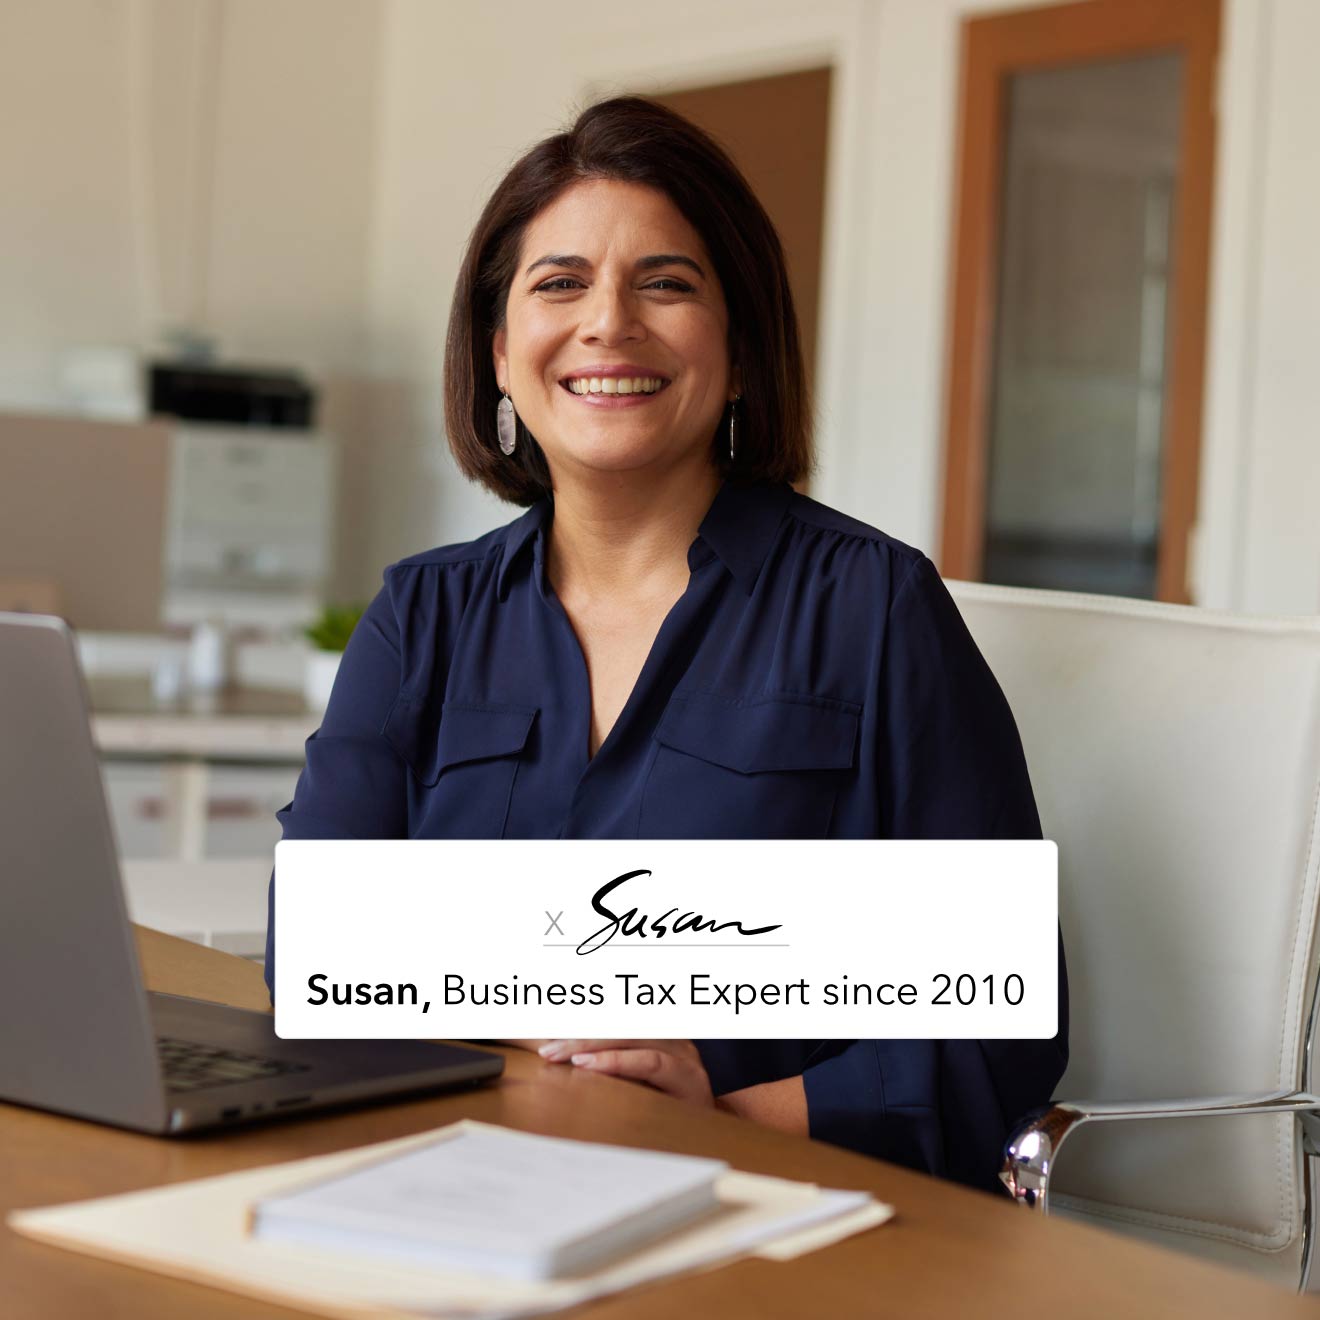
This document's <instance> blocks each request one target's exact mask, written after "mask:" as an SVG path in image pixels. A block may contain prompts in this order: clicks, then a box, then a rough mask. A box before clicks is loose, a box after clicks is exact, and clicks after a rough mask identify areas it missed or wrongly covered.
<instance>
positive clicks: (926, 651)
mask: <svg viewBox="0 0 1320 1320" xmlns="http://www.w3.org/2000/svg"><path fill="white" fill-rule="evenodd" d="M552 517H553V502H552V500H550V499H549V498H547V499H544V500H542V501H541V502H540V503H538V504H536V505H533V506H532V507H531V508H530V509H528V510H527V512H526V513H524V514H523V515H522V516H521V517H520V518H517V519H516V520H515V521H513V522H511V523H509V524H508V525H507V526H505V527H500V528H497V529H496V530H494V531H492V532H489V533H487V534H486V535H485V536H482V537H479V538H478V539H477V540H475V541H469V542H467V543H464V544H461V545H451V546H445V547H443V548H441V549H438V550H430V551H427V552H426V553H425V554H420V555H415V556H413V557H412V558H410V559H405V560H403V561H402V562H400V563H398V564H394V565H393V566H391V567H390V568H388V569H387V570H386V572H385V584H384V587H383V588H382V590H381V591H380V593H379V594H378V595H377V596H376V598H375V600H374V601H373V602H372V603H371V605H370V607H369V608H368V610H367V613H366V615H365V616H364V618H363V620H362V622H361V623H360V624H359V625H358V627H357V630H356V631H355V632H354V634H353V637H352V639H351V641H350V642H349V645H348V649H347V651H346V653H345V655H344V659H343V663H342V665H341V668H340V672H339V677H338V679H337V681H336V683H335V687H334V692H333V694H332V696H331V698H330V705H329V709H328V710H327V711H326V714H325V720H324V723H323V724H322V726H321V728H320V729H319V730H318V731H317V732H316V733H315V734H314V735H313V736H312V737H311V738H310V739H309V740H308V742H307V764H306V768H305V769H304V770H303V773H302V775H301V777H300V778H299V780H298V786H297V789H296V791H295V793H294V798H293V801H292V803H290V804H289V806H287V807H285V808H284V810H282V811H281V812H279V813H278V816H279V820H280V822H281V823H282V825H283V827H284V837H285V838H286V839H321V838H421V839H445V838H509V839H513V838H544V839H555V838H930V839H952V838H1004V839H1026V838H1039V837H1040V822H1039V819H1038V817H1037V814H1036V806H1035V801H1034V799H1033V797H1032V791H1031V783H1030V780H1029V778H1028V775H1027V767H1026V763H1025V760H1024V758H1023V754H1022V746H1021V743H1020V741H1019V738H1018V734H1017V728H1016V726H1015V725H1014V722H1013V717H1012V714H1011V713H1010V711H1009V709H1008V704H1007V702H1006V701H1005V700H1004V696H1003V693H1002V692H1001V691H1000V689H999V686H998V684H997V683H996V682H995V679H994V676H993V675H992V674H991V673H990V670H989V668H988V667H987V666H986V664H985V661H984V660H983V659H982V658H981V655H980V653H979V652H978V651H977V649H976V645H975V643H974V642H973V641H972V639H971V636H970V635H969V633H968V632H967V629H966V627H965V625H964V624H963V621H962V619H961V617H960V616H959V614H958V611H957V608H956V606H955V605H954V603H953V601H952V599H951V598H950V597H949V594H948V592H947V591H946V590H945V588H944V585H943V583H942V582H941V581H940V578H939V575H938V574H937V573H936V571H935V569H934V567H933V566H932V564H931V563H930V561H929V560H928V559H926V558H925V557H924V556H923V555H922V554H920V553H919V552H918V551H916V550H913V549H912V548H911V547H909V546H906V545H904V544H902V543H901V542H899V541H896V540H894V539H893V538H892V537H889V536H886V535H885V534H884V533H883V532H880V531H877V530H876V529H875V528H873V527H868V526H867V525H866V524H864V523H861V522H858V521H856V520H855V519H852V518H849V517H847V516H846V515H844V514H842V513H838V512H836V511H835V510H833V509H830V508H827V507H825V506H824V505H822V504H819V503H817V502H816V501H815V500H812V499H809V498H807V497H806V496H804V495H800V494H798V493H796V492H795V491H794V490H793V489H792V487H790V486H788V485H786V484H785V485H764V484H762V485H754V486H747V485H742V486H739V485H734V484H731V483H729V482H726V483H725V484H724V485H723V486H722V487H721V489H720V491H719V493H718V494H717V495H716V497H715V500H714V503H713V504H712V505H711V507H710V510H709V511H708V512H707V514H706V516H705V519H704V520H703V522H702V523H701V526H700V528H699V529H698V534H697V538H696V540H695V541H693V543H692V545H691V547H690V549H689V550H688V567H689V569H690V571H691V576H690V578H689V580H688V586H687V589H686V591H685V592H684V594H683V595H682V597H681V598H680V599H679V600H678V602H677V603H676V604H675V605H674V607H673V608H672V610H671V611H670V613H669V615H668V617H667V618H666V619H665V621H664V624H663V625H662V627H661V628H660V632H659V634H658V636H657V637H656V640H655V643H654V645H653V646H652V648H651V651H650V654H649V655H648V656H647V659H646V663H645V664H644V665H643V667H642V671H641V674H640V676H639V678H638V680H637V684H636V687H635V688H634V689H633V691H632V694H631V695H630V696H629V698H628V701H627V703H626V705H625V706H624V708H623V711H622V712H621V713H620V715H619V716H618V719H617V720H616V722H615V724H614V726H613V728H611V730H610V732H609V735H608V736H607V737H606V739H605V741H604V743H603V744H602V745H601V747H600V748H599V750H598V751H597V753H596V755H595V756H594V757H591V758H588V755H587V748H588V736H589V730H590V722H591V695H590V689H589V684H588V678H587V668H586V662H585V660H584V659H583V655H582V650H581V647H580V646H579V644H578V641H577V637H576V635H575V634H574V632H573V628H572V625H571V624H570V622H569V619H568V616H567V614H566V613H565V612H564V609H563V606H562V605H561V604H560V602H559V600H558V598H557V597H556V596H555V593H554V589H553V587H552V586H551V585H550V583H549V581H548V580H547V577H546V573H545V557H546V544H547V537H546V533H547V531H548V528H549V525H550V520H551V518H552ZM273 891H274V884H273V881H272V901H271V925H270V929H269V931H268V934H267V946H266V952H267V956H266V978H267V982H268V984H271V985H272V986H273V983H274V980H273V978H274V965H275V964H274V897H273ZM1062 973H1063V966H1062V950H1060V988H1059V1000H1060V1015H1059V1022H1060V1032H1059V1035H1058V1036H1057V1037H1056V1038H1055V1039H1054V1040H1053V1041H998V1040H991V1041H974V1040H953V1041H909V1040H895V1041H890V1040H858V1041H848V1040H779V1041H767V1040H755V1041H750V1040H749V1041H718V1040H712V1041H698V1042H696V1043H697V1045H698V1048H699V1049H700V1052H701V1055H702V1059H703V1060H704V1062H705V1065H706V1068H707V1071H708V1073H709V1075H710V1080H711V1084H712V1087H713V1089H714V1091H715V1093H716V1094H717V1095H719V1094H723V1093H724V1092H726V1091H732V1090H738V1089H741V1088H742V1087H745V1086H752V1085H755V1084H757V1083H760V1082H768V1081H773V1080H777V1079H780V1078H784V1077H790V1076H795V1075H797V1074H799V1073H800V1074H801V1075H802V1076H803V1079H804V1085H805V1089H806V1098H807V1110H808V1115H809V1121H810V1128H811V1135H812V1136H813V1137H818V1138H821V1139H823V1140H825V1141H831V1142H835V1143H837V1144H839V1145H841V1146H847V1147H850V1148H852V1149H853V1150H857V1151H862V1152H864V1153H866V1154H870V1155H876V1156H879V1157H881V1158H883V1159H888V1160H892V1161H895V1162H896V1163H900V1164H906V1165H909V1166H911V1167H914V1168H919V1169H926V1170H928V1171H930V1172H932V1173H936V1174H940V1175H944V1176H947V1177H951V1178H955V1179H957V1180H959V1181H962V1182H966V1183H970V1184H972V1185H975V1186H980V1187H985V1188H991V1189H994V1188H996V1187H997V1182H996V1178H995V1175H996V1172H997V1170H998V1167H999V1159H1000V1154H1001V1149H1002V1145H1003V1141H1004V1138H1005V1136H1006V1134H1007V1132H1008V1129H1009V1127H1010V1126H1011V1125H1012V1124H1013V1123H1014V1121H1015V1120H1017V1119H1018V1118H1019V1117H1021V1116H1022V1115H1023V1114H1024V1113H1025V1112H1026V1111H1027V1110H1029V1109H1031V1108H1033V1107H1034V1106H1037V1105H1041V1104H1044V1103H1046V1102H1047V1101H1048V1100H1049V1098H1050V1095H1051V1093H1052V1091H1053V1088H1054V1086H1055V1084H1056V1083H1057V1082H1058V1079H1059V1077H1060V1076H1061V1075H1062V1073H1063V1068H1064V1064H1065V1062H1066V1059H1067V990H1066V982H1065V981H1064V979H1063V975H1062Z"/></svg>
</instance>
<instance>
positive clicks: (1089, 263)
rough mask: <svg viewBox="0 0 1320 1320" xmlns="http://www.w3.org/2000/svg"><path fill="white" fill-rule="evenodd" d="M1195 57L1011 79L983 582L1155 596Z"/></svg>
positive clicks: (1142, 59) (1110, 63)
mask: <svg viewBox="0 0 1320 1320" xmlns="http://www.w3.org/2000/svg"><path fill="white" fill-rule="evenodd" d="M1183 76H1184V70H1183V56H1182V55H1181V54H1180V53H1162V54H1153V55H1151V54H1147V55H1142V56H1139V57H1136V58H1129V59H1121V60H1106V61H1103V62H1093V63H1084V64H1073V65H1065V66H1062V67H1052V68H1046V69H1039V70H1034V71H1030V72H1023V73H1018V74H1015V75H1013V76H1012V77H1011V78H1010V79H1009V80H1008V81H1009V85H1008V122H1007V124H1006V126H1005V134H1006V136H1005V139H1004V140H1005V151H1004V155H1003V177H1002V181H1001V182H1002V186H1001V190H1000V195H1001V197H1002V198H1003V204H1002V205H1003V209H1002V215H1001V224H1000V228H999V262H998V266H999V298H998V306H997V309H996V316H995V324H994V335H995V338H994V345H993V350H992V353H991V356H990V362H991V363H992V375H991V389H990V391H989V417H988V418H987V433H988V472H987V487H986V507H985V524H984V526H985V531H984V547H983V564H984V573H983V576H984V580H985V581H987V582H997V583H1003V584H1005V585H1013V586H1028V587H1051V588H1057V589H1061V590H1068V591H1095V592H1105V593H1112V594H1118V595H1125V596H1145V597H1154V596H1155V595H1156V566H1157V559H1158V554H1159V545H1160V531H1161V529H1160V507H1161V491H1160V473H1161V466H1162V460H1163V452H1162V451H1163V444H1162V436H1163V432H1164V418H1165V408H1166V399H1165V395H1166V388H1165V385H1166V382H1165V362H1166V357H1167V352H1166V340H1167V335H1166V324H1167V322H1168V320H1169V316H1168V297H1169V289H1170V271H1171V264H1172V261H1173V260H1174V259H1175V258H1176V253H1174V252H1173V251H1172V235H1173V233H1174V215H1173V199H1174V196H1175V195H1176V185H1177V176H1178V167H1179V160H1178V150H1179V113H1180V107H1181V105H1182V97H1183V86H1182V84H1183Z"/></svg>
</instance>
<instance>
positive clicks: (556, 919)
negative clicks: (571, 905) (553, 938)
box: [545, 908, 564, 935]
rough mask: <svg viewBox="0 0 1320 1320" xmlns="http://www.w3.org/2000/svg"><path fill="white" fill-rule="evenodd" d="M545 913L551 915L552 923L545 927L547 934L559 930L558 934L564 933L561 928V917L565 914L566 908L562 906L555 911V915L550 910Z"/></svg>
mask: <svg viewBox="0 0 1320 1320" xmlns="http://www.w3.org/2000/svg"><path fill="white" fill-rule="evenodd" d="M545 915H546V916H547V917H550V924H549V925H548V926H547V927H546V928H545V933H546V934H547V935H550V934H553V933H556V932H557V933H558V934H560V935H562V934H563V933H564V932H563V930H562V929H561V928H560V925H559V918H560V917H562V916H563V915H564V909H563V908H560V909H559V911H558V912H556V913H554V915H553V916H552V915H551V914H550V913H549V912H547V913H546V914H545Z"/></svg>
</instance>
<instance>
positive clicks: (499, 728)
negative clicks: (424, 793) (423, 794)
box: [381, 693, 539, 786]
mask: <svg viewBox="0 0 1320 1320" xmlns="http://www.w3.org/2000/svg"><path fill="white" fill-rule="evenodd" d="M538 709H539V707H536V706H511V705H506V704H503V703H501V704H493V703H476V702H456V701H446V702H445V703H444V705H443V706H442V707H441V708H440V711H439V712H438V715H439V718H438V721H437V712H436V711H435V708H434V706H433V705H432V704H431V703H429V702H420V701H417V700H415V699H413V698H412V697H406V696H404V695H403V694H402V693H401V694H400V695H399V697H398V699H397V700H396V701H395V703H394V706H393V708H392V709H391V711H390V713H389V716H388V718H387V719H386V721H385V727H384V728H383V729H382V730H381V732H382V733H383V734H384V735H385V737H386V738H387V739H388V740H389V741H390V743H391V744H392V745H393V747H394V749H395V750H396V751H397V752H398V753H399V755H400V756H401V757H403V759H404V760H405V761H407V762H408V764H409V765H410V766H411V767H412V771H413V773H414V774H415V775H416V776H417V778H418V779H420V780H421V782H422V783H423V784H426V785H428V786H430V785H432V784H434V783H436V781H437V780H438V779H439V778H440V775H441V773H442V772H443V771H444V770H446V769H448V768H449V767H450V766H453V765H461V764H462V763H463V762H465V761H480V760H484V759H486V758H487V757H493V756H512V755H515V754H516V753H518V752H521V751H522V749H523V748H524V747H525V746H526V745H527V737H528V735H529V734H530V733H531V730H532V721H533V720H534V719H535V718H536V714H537V711H538Z"/></svg>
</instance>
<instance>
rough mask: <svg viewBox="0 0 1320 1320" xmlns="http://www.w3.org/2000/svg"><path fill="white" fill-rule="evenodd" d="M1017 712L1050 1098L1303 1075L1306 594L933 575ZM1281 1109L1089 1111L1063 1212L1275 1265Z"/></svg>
mask: <svg viewBox="0 0 1320 1320" xmlns="http://www.w3.org/2000/svg"><path fill="white" fill-rule="evenodd" d="M949 588H950V590H951V592H952V594H953V596H954V598H955V600H956V601H957V603H958V607H959V609H960V610H961V612H962V615H963V617H964V619H965V620H966V622H967V625H968V627H969V628H970V630H971V632H972V635H973V637H974V638H975V639H976V642H977V644H978V646H979V647H980V649H981V651H982V653H983V654H984V655H985V657H986V660H987V661H988V663H989V665H990V667H991V669H992V670H993V671H994V673H995V675H996V677H997V678H998V679H999V682H1000V685H1001V686H1002V687H1003V689H1004V692H1005V694H1006V696H1007V697H1008V701H1009V704H1010V705H1011V706H1012V708H1013V713H1014V715H1015V717H1016V719H1017V723H1018V728H1019V730H1020V731H1021V734H1022V741H1023V745H1024V747H1025V749H1026V755H1027V763H1028V766H1029V767H1030V770H1031V778H1032V784H1033V786H1034V789H1035V793H1036V800H1037V803H1038V805H1039V807H1040V814H1041V822H1042V825H1043V827H1044V832H1045V835H1046V837H1047V838H1052V839H1054V840H1056V841H1057V843H1058V845H1059V903H1060V920H1061V923H1062V926H1063V937H1064V945H1065V948H1066V951H1067V956H1068V971H1069V983H1070V989H1071V995H1072V1030H1071V1055H1070V1061H1069V1065H1068V1071H1067V1073H1066V1074H1065V1076H1064V1078H1063V1081H1062V1083H1061V1084H1060V1086H1059V1090H1058V1094H1057V1096H1056V1099H1070V1100H1109V1101H1122V1100H1152V1099H1173V1098H1183V1097H1213V1096H1224V1095H1237V1094H1245V1093H1255V1092H1259V1093H1264V1092H1268V1091H1276V1090H1282V1089H1292V1088H1297V1087H1301V1086H1304V1085H1307V1084H1308V1083H1309V1077H1308V1056H1309V1052H1308V1048H1307V1046H1308V1040H1309V1034H1310V1028H1311V1014H1312V1007H1313V1002H1314V998H1315V993H1314V992H1315V984H1316V972H1317V968H1316V956H1317V944H1316V922H1317V887H1318V885H1320V824H1318V820H1317V817H1318V814H1320V618H1310V617H1306V618H1287V619H1280V618H1275V619H1269V618H1250V617H1245V616H1238V615H1230V614H1223V613H1216V612H1212V611H1208V610H1198V609H1193V608H1188V607H1183V606H1170V605H1160V604H1155V603H1151V602H1146V601H1131V600H1123V599H1119V598H1111V597H1101V596H1080V595H1071V594H1068V593H1063V592H1044V591H1027V590H1019V589H1016V588H1005V587H989V586H984V585H980V584H972V583H959V582H950V583H949ZM1308 1174H1309V1170H1307V1169H1306V1168H1304V1156H1303V1154H1302V1150H1301V1142H1300V1135H1299V1125H1298V1124H1297V1123H1296V1122H1295V1120H1293V1119H1291V1118H1274V1117H1263V1118H1262V1117H1249V1118H1237V1117H1235V1118H1209V1119H1204V1118H1203V1119H1194V1120H1162V1121H1158V1122H1141V1123H1130V1122H1121V1123H1104V1124H1095V1125H1093V1126H1089V1127H1086V1128H1083V1129H1082V1130H1080V1131H1079V1132H1078V1134H1077V1136H1076V1137H1075V1138H1073V1139H1072V1140H1071V1141H1070V1142H1069V1145H1068V1147H1067V1149H1066V1151H1065V1152H1064V1153H1063V1155H1062V1157H1061V1158H1060V1160H1059V1166H1058V1171H1057V1175H1056V1178H1055V1181H1054V1183H1053V1184H1052V1188H1053V1189H1054V1190H1052V1191H1051V1200H1052V1204H1053V1207H1054V1208H1056V1209H1058V1210H1060V1211H1062V1212H1063V1213H1065V1214H1070V1215H1076V1216H1079V1217H1084V1218H1086V1219H1088V1220H1090V1221H1092V1222H1096V1223H1100V1224H1104V1225H1106V1226H1109V1227H1112V1228H1116V1229H1119V1230H1120V1231H1128V1232H1133V1233H1136V1234H1138V1235H1140V1236H1143V1237H1147V1238H1150V1239H1154V1240H1158V1241H1160V1242H1162V1243H1164V1244H1165V1245H1175V1246H1179V1247H1181V1248H1183V1249H1186V1250H1191V1251H1194V1252H1197V1253H1198V1254H1202V1255H1208V1256H1212V1257H1214V1258H1216V1259H1219V1260H1222V1261H1225V1262H1227V1263H1235V1264H1239V1265H1244V1266H1246V1267H1248V1268H1250V1269H1252V1270H1253V1271H1254V1272H1256V1273H1258V1274H1263V1275H1266V1276H1268V1277H1271V1278H1274V1279H1276V1280H1278V1281H1279V1282H1281V1283H1287V1284H1290V1285H1291V1286H1292V1287H1294V1288H1295V1287H1297V1286H1298V1283H1299V1280H1300V1276H1301V1271H1302V1263H1303V1254H1304V1252H1303V1248H1304V1241H1305V1236H1306V1231H1307V1230H1306V1227H1305V1225H1304V1218H1305V1212H1306V1209H1307V1205H1306V1202H1307V1196H1306V1193H1305V1179H1306V1178H1307V1176H1308Z"/></svg>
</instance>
